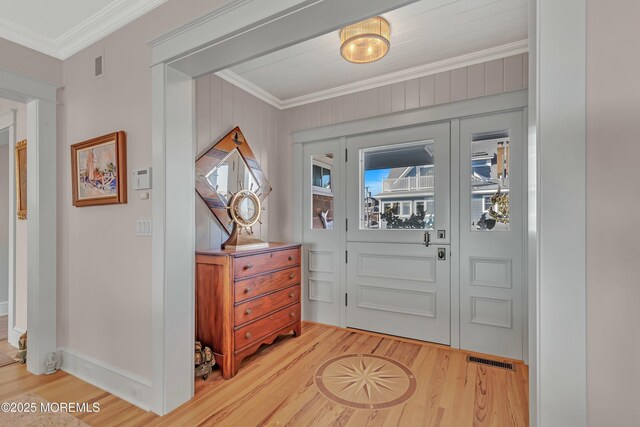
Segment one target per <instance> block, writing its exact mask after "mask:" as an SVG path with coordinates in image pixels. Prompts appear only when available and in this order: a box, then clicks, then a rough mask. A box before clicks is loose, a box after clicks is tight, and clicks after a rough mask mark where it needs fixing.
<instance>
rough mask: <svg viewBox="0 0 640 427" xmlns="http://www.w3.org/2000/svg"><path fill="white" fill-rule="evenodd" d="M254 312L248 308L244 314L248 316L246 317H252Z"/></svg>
mask: <svg viewBox="0 0 640 427" xmlns="http://www.w3.org/2000/svg"><path fill="white" fill-rule="evenodd" d="M252 311H253V310H251V309H250V308H247V309H246V310H245V311H244V314H246V315H247V316H248V315H250V314H251V312H252Z"/></svg>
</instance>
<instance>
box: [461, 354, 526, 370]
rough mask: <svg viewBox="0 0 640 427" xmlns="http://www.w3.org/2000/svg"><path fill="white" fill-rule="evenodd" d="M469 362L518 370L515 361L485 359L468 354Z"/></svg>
mask: <svg viewBox="0 0 640 427" xmlns="http://www.w3.org/2000/svg"><path fill="white" fill-rule="evenodd" d="M467 362H471V363H480V364H482V365H489V366H493V367H495V368H501V369H508V370H510V371H515V370H516V368H515V366H513V363H506V362H498V361H497V360H491V359H484V358H482V357H475V356H467Z"/></svg>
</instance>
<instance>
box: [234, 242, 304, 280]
mask: <svg viewBox="0 0 640 427" xmlns="http://www.w3.org/2000/svg"><path fill="white" fill-rule="evenodd" d="M299 264H300V251H299V249H287V250H284V251H276V252H269V253H264V254H258V255H251V256H247V257H242V258H236V259H235V260H234V267H233V268H234V277H235V278H236V279H240V278H243V277H249V276H254V275H256V274H261V273H265V272H268V271H272V270H279V269H281V268H287V267H293V266H294V265H299Z"/></svg>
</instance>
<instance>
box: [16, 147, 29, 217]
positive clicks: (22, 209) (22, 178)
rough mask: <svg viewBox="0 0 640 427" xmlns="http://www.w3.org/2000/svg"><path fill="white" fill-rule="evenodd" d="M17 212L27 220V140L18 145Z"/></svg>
mask: <svg viewBox="0 0 640 427" xmlns="http://www.w3.org/2000/svg"><path fill="white" fill-rule="evenodd" d="M16 211H17V214H18V219H27V140H26V139H25V140H22V141H20V142H18V143H17V144H16Z"/></svg>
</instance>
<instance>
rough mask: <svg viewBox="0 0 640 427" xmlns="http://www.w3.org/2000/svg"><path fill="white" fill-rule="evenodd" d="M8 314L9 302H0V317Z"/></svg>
mask: <svg viewBox="0 0 640 427" xmlns="http://www.w3.org/2000/svg"><path fill="white" fill-rule="evenodd" d="M5 314H9V301H4V302H0V316H4V315H5Z"/></svg>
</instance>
